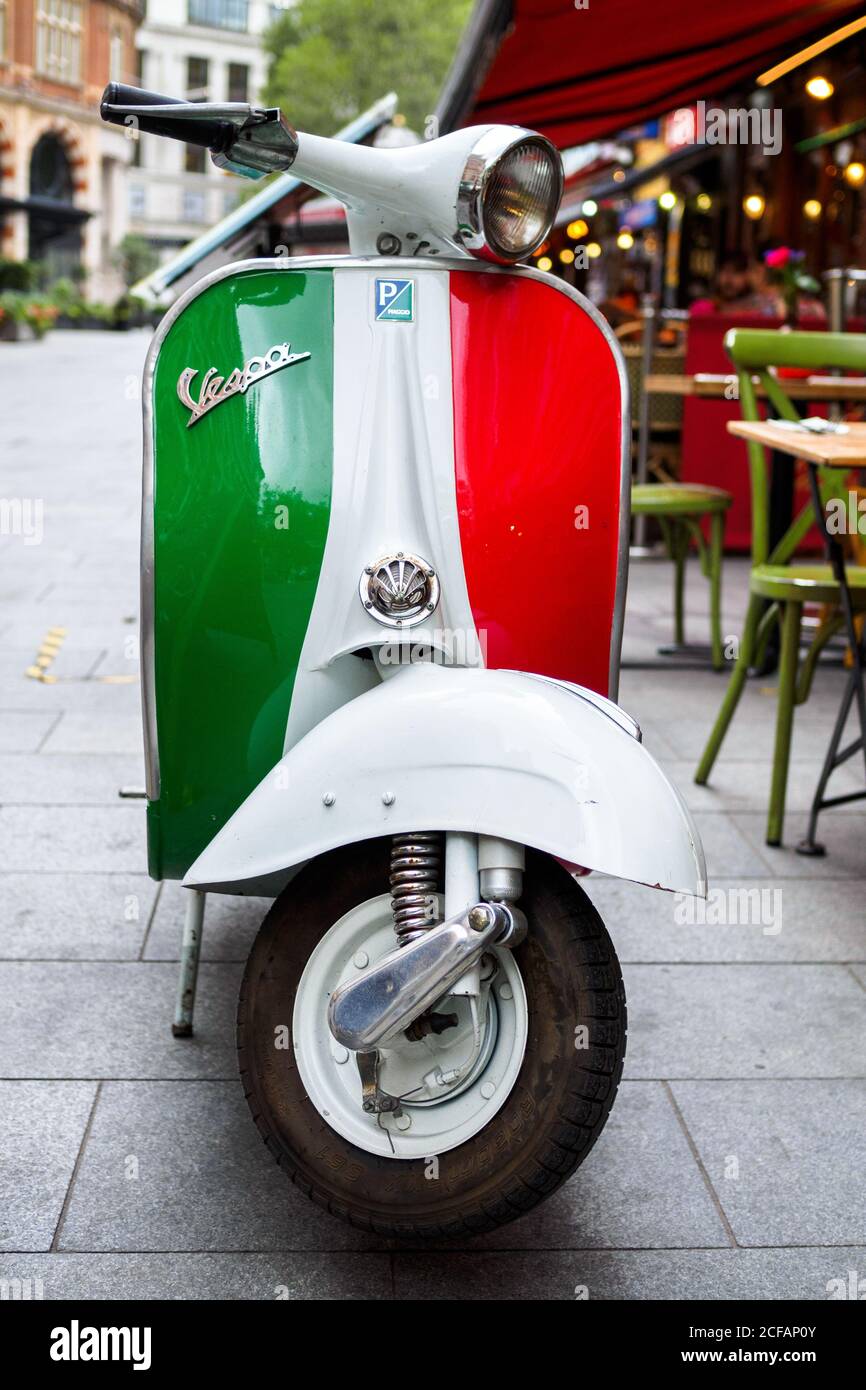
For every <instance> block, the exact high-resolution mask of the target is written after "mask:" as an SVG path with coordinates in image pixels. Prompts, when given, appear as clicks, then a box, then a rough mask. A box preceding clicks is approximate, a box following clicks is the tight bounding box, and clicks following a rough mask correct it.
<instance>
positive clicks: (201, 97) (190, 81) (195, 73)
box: [186, 58, 210, 101]
mask: <svg viewBox="0 0 866 1390" xmlns="http://www.w3.org/2000/svg"><path fill="white" fill-rule="evenodd" d="M209 76H210V74H209V71H208V60H207V58H187V60H186V94H187V96H188V98H189V100H190V101H207V98H208V81H209Z"/></svg>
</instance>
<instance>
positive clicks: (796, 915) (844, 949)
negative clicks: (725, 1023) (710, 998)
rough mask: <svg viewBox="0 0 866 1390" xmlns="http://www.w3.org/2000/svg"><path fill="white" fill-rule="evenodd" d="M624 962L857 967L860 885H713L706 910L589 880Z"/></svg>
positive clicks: (863, 940) (865, 947)
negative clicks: (830, 963) (835, 963)
mask: <svg viewBox="0 0 866 1390" xmlns="http://www.w3.org/2000/svg"><path fill="white" fill-rule="evenodd" d="M581 887H582V888H583V889H584V891H585V892H586V893H587V894H588V895H589V897H590V898H591V899H592V901H593V902H594V903H595V906H596V907H597V909H598V911H599V914H600V916H601V918H602V920H603V921H604V923H605V925H606V926H607V929H608V931H609V932H610V933H611V936H612V938H613V942H614V945H615V947H616V950H617V954H618V956H619V958H620V960H621V961H623V962H629V963H630V962H648V963H661V962H683V963H685V962H700V963H707V964H708V963H711V962H716V961H717V962H723V961H731V962H750V961H751V962H755V961H769V962H772V963H778V962H783V961H804V962H815V963H817V962H822V961H856V960H860V959H862V958H864V957H866V923H864V922H863V920H862V919H863V885H862V883H860V882H856V881H853V880H851V879H841V880H836V881H833V880H827V881H824V880H819V881H817V882H815V881H813V882H808V881H807V882H803V881H801V880H799V879H798V880H793V881H792V880H791V879H768V878H753V879H739V878H734V879H732V878H717V877H713V878H711V880H710V896H709V898H708V899H707V900H706V902H705V903H700V902H698V901H697V900H696V899H692V898H688V897H686V896H685V895H683V894H679V893H659V892H658V891H657V890H655V889H652V888H646V887H644V886H643V885H641V884H637V883H626V882H624V881H623V880H622V879H615V878H604V877H603V876H601V875H596V874H590V875H589V876H588V877H587V878H585V879H582V880H581Z"/></svg>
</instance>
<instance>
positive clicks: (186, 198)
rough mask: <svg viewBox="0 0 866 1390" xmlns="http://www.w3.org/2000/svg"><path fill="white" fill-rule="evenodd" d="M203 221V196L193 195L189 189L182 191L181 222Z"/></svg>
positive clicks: (201, 194)
mask: <svg viewBox="0 0 866 1390" xmlns="http://www.w3.org/2000/svg"><path fill="white" fill-rule="evenodd" d="M204 219H205V204H204V194H203V193H194V192H192V190H191V189H189V188H185V189H184V191H183V220H184V222H203V221H204Z"/></svg>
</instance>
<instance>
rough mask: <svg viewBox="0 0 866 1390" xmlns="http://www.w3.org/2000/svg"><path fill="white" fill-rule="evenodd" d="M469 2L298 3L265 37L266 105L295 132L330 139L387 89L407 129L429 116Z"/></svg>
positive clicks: (366, 0) (380, 0) (358, 0)
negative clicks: (274, 108)
mask: <svg viewBox="0 0 866 1390" xmlns="http://www.w3.org/2000/svg"><path fill="white" fill-rule="evenodd" d="M470 6H471V0H297V3H296V4H295V5H294V6H293V7H292V8H291V9H287V10H285V11H284V12H283V13H282V14H281V15H280V17H279V18H278V19H277V20H276V21H275V23H274V24H273V25H272V26H271V28H270V29H269V30H268V32H267V34H266V35H265V46H266V48H267V50H268V52H269V53H270V55H271V66H270V72H269V76H268V82H267V86H266V88H265V100H266V101H267V102H268V103H269V104H270V105H273V106H279V107H281V108H282V110H283V112H284V113H285V115H286V117H287V118H288V119H289V120H290V121H291V123H292V124H293V125H295V126H297V127H298V129H299V130H307V131H311V132H313V133H314V134H317V135H333V134H334V132H335V131H336V130H338V129H339V128H340V127H341V126H343V125H346V123H347V122H348V121H350V120H352V119H353V118H354V117H355V116H358V115H360V114H361V112H362V111H365V110H366V109H367V107H368V106H372V104H373V103H374V102H375V101H377V100H378V99H379V97H382V96H384V95H385V94H386V93H387V92H389V91H392V90H393V91H396V93H397V95H398V97H399V109H400V111H401V113H402V114H403V115H404V116H405V118H406V120H407V122H408V124H409V125H410V126H411V127H412V129H414V130H417V131H418V133H419V134H422V133H423V131H424V124H425V121H426V119H427V117H428V116H429V115H430V114H431V113H432V112H433V110H434V109H435V106H436V98H437V96H438V94H439V89H440V87H441V85H442V82H443V80H444V78H445V74H446V73H447V71H448V68H449V66H450V64H451V61H452V59H453V57H454V53H455V50H456V47H457V42H458V39H459V37H460V33H461V31H462V29H463V26H464V24H465V22H466V19H467V17H468V14H469V10H470Z"/></svg>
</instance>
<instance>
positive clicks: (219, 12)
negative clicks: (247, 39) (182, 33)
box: [189, 0, 248, 33]
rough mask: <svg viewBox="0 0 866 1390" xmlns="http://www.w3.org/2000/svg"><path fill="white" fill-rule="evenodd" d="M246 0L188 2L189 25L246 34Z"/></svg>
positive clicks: (194, 0)
mask: <svg viewBox="0 0 866 1390" xmlns="http://www.w3.org/2000/svg"><path fill="white" fill-rule="evenodd" d="M247 8H248V6H247V0H189V22H190V24H203V25H205V27H206V28H208V29H236V30H238V31H239V32H244V33H245V32H246V29H247Z"/></svg>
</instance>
